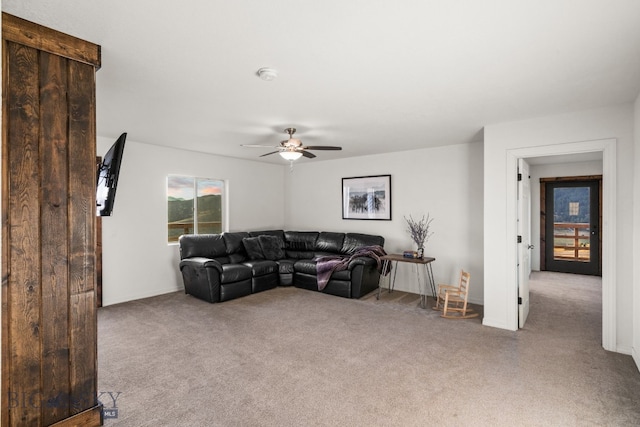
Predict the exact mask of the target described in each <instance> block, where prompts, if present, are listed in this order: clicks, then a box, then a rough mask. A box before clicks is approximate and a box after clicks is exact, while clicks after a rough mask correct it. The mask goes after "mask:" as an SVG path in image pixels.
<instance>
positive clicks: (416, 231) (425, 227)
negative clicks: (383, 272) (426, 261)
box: [404, 214, 433, 258]
mask: <svg viewBox="0 0 640 427" xmlns="http://www.w3.org/2000/svg"><path fill="white" fill-rule="evenodd" d="M404 219H405V221H407V231H408V232H409V235H410V236H411V240H413V242H414V243H415V244H416V246H418V258H422V257H423V255H424V244H425V243H427V242H428V241H429V237H431V235H432V234H433V232H432V231H430V230H429V228H430V227H431V222H432V221H433V218H431V217H430V216H429V214H427V216H426V217H425V216H424V215H422V218H420V220H418V221H417V220H414V219H413V217H412V216H411V215H409V218H407V217H406V216H405V217H404Z"/></svg>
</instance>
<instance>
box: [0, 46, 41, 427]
mask: <svg viewBox="0 0 640 427" xmlns="http://www.w3.org/2000/svg"><path fill="white" fill-rule="evenodd" d="M5 46H6V47H7V49H8V56H9V72H8V76H7V78H8V80H9V83H8V86H9V87H8V92H9V93H8V94H7V96H8V100H7V103H8V106H7V110H8V111H7V118H6V120H7V121H8V125H7V127H8V148H7V150H8V157H9V160H8V161H9V171H8V177H7V178H8V179H9V181H10V182H9V188H10V192H11V197H10V199H9V206H8V222H9V230H8V231H9V235H10V237H9V239H10V240H9V253H8V263H9V266H8V270H9V275H8V294H7V301H8V307H7V309H8V312H9V314H8V316H9V322H8V323H9V325H8V333H9V337H8V338H9V348H10V354H9V357H8V360H6V361H5V360H4V359H3V363H9V364H10V370H11V372H12V373H13V372H15V373H19V375H10V376H9V378H7V379H4V378H3V379H4V380H6V381H8V386H7V389H6V390H7V395H6V396H5V397H6V404H7V405H9V414H10V418H9V422H10V425H15V426H18V425H20V426H25V425H26V426H30V425H34V426H35V425H40V424H42V422H41V418H40V406H41V405H40V400H41V381H42V379H41V371H40V367H41V362H42V361H41V341H40V340H41V327H42V324H41V319H40V305H41V298H42V295H41V288H40V279H41V278H40V227H39V223H40V221H39V214H40V207H39V203H40V201H39V192H40V188H39V184H40V180H39V176H38V173H39V153H38V140H39V135H38V131H39V129H40V127H39V126H38V122H39V107H38V106H39V88H38V51H36V50H35V49H31V48H27V47H24V46H21V45H17V44H14V43H7V44H6V45H5Z"/></svg>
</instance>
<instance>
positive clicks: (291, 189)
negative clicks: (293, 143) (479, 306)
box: [285, 142, 484, 303]
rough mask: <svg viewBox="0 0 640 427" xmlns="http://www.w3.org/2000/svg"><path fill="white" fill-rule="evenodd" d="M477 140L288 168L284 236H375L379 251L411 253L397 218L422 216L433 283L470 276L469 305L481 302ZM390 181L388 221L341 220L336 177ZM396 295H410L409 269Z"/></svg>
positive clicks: (412, 273) (401, 220) (339, 181)
mask: <svg viewBox="0 0 640 427" xmlns="http://www.w3.org/2000/svg"><path fill="white" fill-rule="evenodd" d="M482 156H483V148H482V142H476V143H471V144H460V145H453V146H446V147H438V148H428V149H422V150H414V151H405V152H399V153H389V154H380V155H371V156H365V157H358V158H348V159H340V160H332V161H315V162H300V163H296V165H295V168H294V171H293V173H288V174H287V175H288V176H287V177H286V178H285V180H286V182H287V208H286V224H287V228H288V229H291V230H319V231H323V230H329V231H339V232H359V233H370V234H379V235H382V236H384V237H385V249H386V251H387V252H389V253H391V252H396V253H397V252H401V251H403V250H410V249H413V250H415V249H416V248H415V247H414V244H413V242H412V240H411V238H410V237H409V234H408V233H407V231H406V222H405V220H404V218H403V217H404V216H409V215H412V216H413V217H414V218H416V217H418V218H419V217H421V216H422V215H423V214H427V213H429V214H430V215H431V217H432V218H433V219H434V221H433V223H432V230H433V231H434V234H433V236H432V237H431V239H430V240H429V241H428V243H427V244H426V245H425V255H426V256H432V257H434V258H436V261H435V262H434V263H433V272H434V276H435V279H436V284H437V283H451V282H452V281H456V280H457V278H458V277H459V273H460V269H461V268H464V269H466V270H468V271H469V272H470V273H471V291H470V300H471V301H473V302H476V303H482V298H483V262H484V260H483V251H482V249H483V217H482V215H483V210H482V199H483V185H482V180H483V172H482V170H483V160H482ZM386 174H389V175H391V193H392V220H391V221H369V220H344V219H342V178H345V177H354V176H367V175H386ZM396 289H399V290H404V291H408V292H414V293H417V292H418V291H419V289H418V286H417V284H416V280H415V270H412V267H411V266H409V265H401V266H400V268H399V269H398V276H397V279H396Z"/></svg>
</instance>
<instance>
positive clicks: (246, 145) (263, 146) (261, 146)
mask: <svg viewBox="0 0 640 427" xmlns="http://www.w3.org/2000/svg"><path fill="white" fill-rule="evenodd" d="M240 146H241V147H249V148H279V147H277V146H273V145H260V144H240Z"/></svg>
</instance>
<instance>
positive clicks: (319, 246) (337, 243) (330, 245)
mask: <svg viewBox="0 0 640 427" xmlns="http://www.w3.org/2000/svg"><path fill="white" fill-rule="evenodd" d="M343 242H344V233H331V232H328V231H321V232H320V234H318V239H317V240H316V252H320V253H324V252H326V253H331V254H336V255H337V254H339V253H340V250H341V249H342V243H343Z"/></svg>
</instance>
